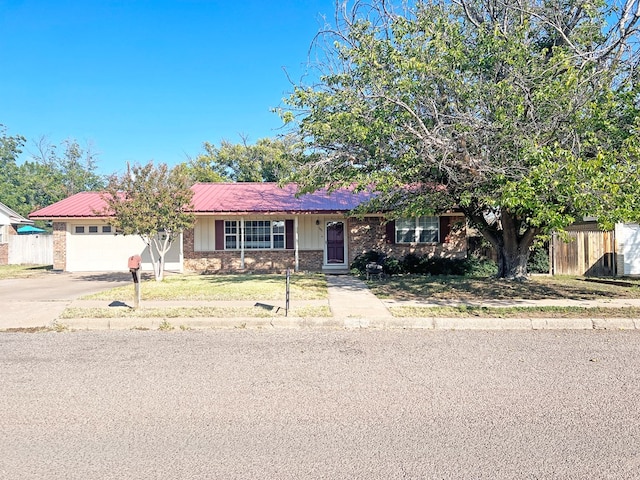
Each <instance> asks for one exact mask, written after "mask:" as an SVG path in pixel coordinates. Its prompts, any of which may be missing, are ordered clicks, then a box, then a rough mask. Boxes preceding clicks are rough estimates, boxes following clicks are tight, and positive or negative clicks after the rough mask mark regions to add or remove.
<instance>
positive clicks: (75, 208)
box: [29, 192, 106, 219]
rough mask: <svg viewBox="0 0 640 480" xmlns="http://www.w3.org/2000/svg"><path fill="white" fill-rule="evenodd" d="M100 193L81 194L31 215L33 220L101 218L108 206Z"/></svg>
mask: <svg viewBox="0 0 640 480" xmlns="http://www.w3.org/2000/svg"><path fill="white" fill-rule="evenodd" d="M100 195H101V193H100V192H81V193H76V194H75V195H71V196H70V197H67V198H65V199H64V200H60V201H59V202H56V203H54V204H51V205H49V206H48V207H44V208H41V209H40V210H36V211H35V212H32V213H30V214H29V218H33V219H39V218H40V219H50V218H76V217H77V218H83V217H101V216H103V215H99V214H97V213H96V212H100V211H102V210H103V209H104V207H105V206H106V202H105V201H104V200H103V199H102V198H101V196H100Z"/></svg>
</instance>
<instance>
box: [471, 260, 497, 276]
mask: <svg viewBox="0 0 640 480" xmlns="http://www.w3.org/2000/svg"><path fill="white" fill-rule="evenodd" d="M465 263H466V273H465V275H468V276H470V277H491V276H494V275H496V274H497V273H498V265H497V264H496V262H494V261H493V260H489V259H487V258H479V257H476V256H475V255H472V256H469V257H467V259H466V260H465Z"/></svg>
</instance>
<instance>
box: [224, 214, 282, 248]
mask: <svg viewBox="0 0 640 480" xmlns="http://www.w3.org/2000/svg"><path fill="white" fill-rule="evenodd" d="M284 225H285V222H284V220H277V221H271V220H247V221H246V222H244V248H245V249H247V250H257V249H263V250H264V249H275V248H285V226H284ZM241 235H242V232H241V222H239V221H237V220H226V221H225V222H224V248H225V250H237V249H239V248H240V238H241V237H240V236H241Z"/></svg>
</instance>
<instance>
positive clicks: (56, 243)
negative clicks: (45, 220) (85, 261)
mask: <svg viewBox="0 0 640 480" xmlns="http://www.w3.org/2000/svg"><path fill="white" fill-rule="evenodd" d="M53 269H54V270H66V269H67V224H66V223H65V222H53Z"/></svg>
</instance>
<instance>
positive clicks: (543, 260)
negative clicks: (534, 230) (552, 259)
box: [529, 244, 549, 273]
mask: <svg viewBox="0 0 640 480" xmlns="http://www.w3.org/2000/svg"><path fill="white" fill-rule="evenodd" d="M529 271H530V272H531V273H549V245H548V244H543V245H537V246H536V247H535V248H533V249H532V250H531V253H530V255H529Z"/></svg>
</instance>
